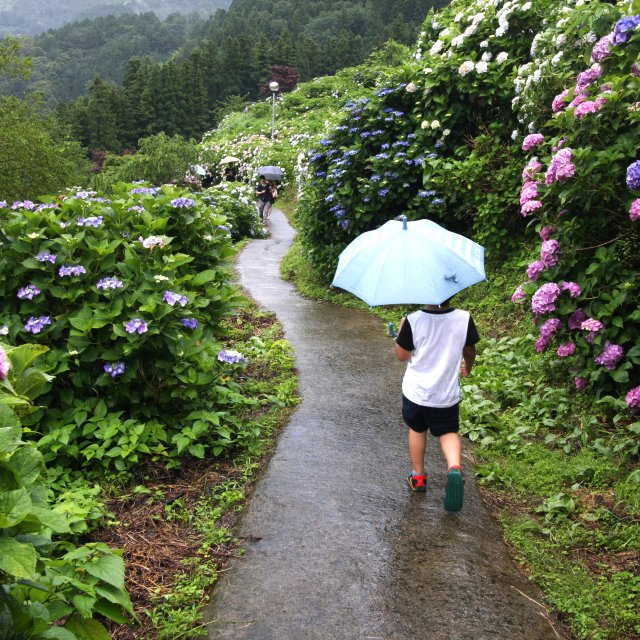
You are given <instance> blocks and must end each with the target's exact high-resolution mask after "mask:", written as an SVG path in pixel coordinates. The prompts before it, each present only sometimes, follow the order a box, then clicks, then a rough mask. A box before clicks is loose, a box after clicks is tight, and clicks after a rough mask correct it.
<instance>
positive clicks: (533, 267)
mask: <svg viewBox="0 0 640 640" xmlns="http://www.w3.org/2000/svg"><path fill="white" fill-rule="evenodd" d="M546 268H547V265H545V263H544V262H542V260H536V261H535V262H532V263H531V264H530V265H529V266H528V267H527V278H529V280H531V281H533V282H535V281H536V280H537V279H538V278H539V277H540V274H541V273H542V272H543V271H544V270H545V269H546Z"/></svg>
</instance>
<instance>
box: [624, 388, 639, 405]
mask: <svg viewBox="0 0 640 640" xmlns="http://www.w3.org/2000/svg"><path fill="white" fill-rule="evenodd" d="M625 400H626V401H627V406H628V407H633V408H634V409H637V408H638V407H640V387H634V388H633V389H631V390H630V391H629V393H627V395H626V397H625Z"/></svg>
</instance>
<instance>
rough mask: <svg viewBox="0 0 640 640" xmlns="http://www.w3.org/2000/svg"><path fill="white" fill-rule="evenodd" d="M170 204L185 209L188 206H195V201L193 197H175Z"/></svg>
mask: <svg viewBox="0 0 640 640" xmlns="http://www.w3.org/2000/svg"><path fill="white" fill-rule="evenodd" d="M171 206H172V207H176V208H178V209H185V208H189V207H195V206H196V201H195V200H194V199H193V198H175V199H174V200H172V201H171Z"/></svg>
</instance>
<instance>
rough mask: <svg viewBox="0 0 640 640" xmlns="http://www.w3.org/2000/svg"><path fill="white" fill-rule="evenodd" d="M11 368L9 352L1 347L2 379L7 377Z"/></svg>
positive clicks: (0, 377) (0, 374)
mask: <svg viewBox="0 0 640 640" xmlns="http://www.w3.org/2000/svg"><path fill="white" fill-rule="evenodd" d="M9 369H11V363H10V362H9V358H7V354H6V353H5V351H4V349H3V348H2V347H0V380H6V379H7V374H8V373H9Z"/></svg>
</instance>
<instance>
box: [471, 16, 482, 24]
mask: <svg viewBox="0 0 640 640" xmlns="http://www.w3.org/2000/svg"><path fill="white" fill-rule="evenodd" d="M483 20H484V13H476V15H475V16H473V18H472V19H471V22H472V23H473V24H480V23H481V22H482V21H483Z"/></svg>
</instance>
